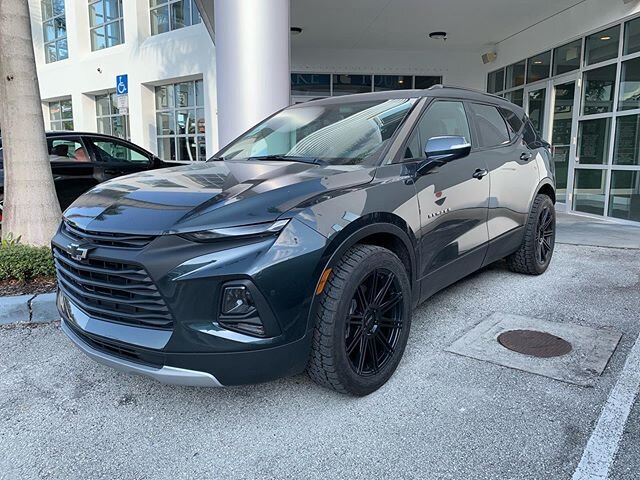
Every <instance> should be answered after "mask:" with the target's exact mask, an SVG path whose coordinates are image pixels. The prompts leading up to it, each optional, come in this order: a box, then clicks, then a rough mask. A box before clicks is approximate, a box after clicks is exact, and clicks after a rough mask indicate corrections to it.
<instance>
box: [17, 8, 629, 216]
mask: <svg viewBox="0 0 640 480" xmlns="http://www.w3.org/2000/svg"><path fill="white" fill-rule="evenodd" d="M29 3H30V8H31V18H32V32H33V40H34V47H35V54H36V62H37V65H38V74H39V80H40V90H41V97H42V102H43V111H44V114H45V123H46V128H47V129H52V130H61V129H68V130H82V131H97V132H103V133H109V134H113V135H116V136H120V137H123V138H127V139H130V140H132V141H133V142H135V143H138V144H139V145H141V146H143V147H145V148H147V149H149V150H151V151H153V152H155V153H156V154H157V155H159V156H160V157H161V158H164V159H175V160H182V161H198V160H204V159H205V158H207V157H208V156H210V155H212V154H214V153H215V152H216V150H217V149H218V146H220V145H222V144H224V143H226V142H228V141H229V140H231V139H232V138H234V137H235V136H236V135H238V134H239V133H241V132H243V131H244V130H246V129H247V128H249V127H250V126H251V125H252V124H254V123H255V122H256V121H258V120H260V119H261V118H263V117H264V116H266V115H268V114H270V113H272V112H274V111H276V110H277V109H280V108H282V107H284V106H286V105H288V104H290V103H295V102H303V101H307V100H310V99H313V98H319V97H327V96H337V95H345V94H351V93H360V92H370V91H381V90H393V89H411V88H417V89H423V88H429V87H430V86H432V85H434V84H438V83H444V84H448V85H457V86H461V87H468V88H473V89H477V90H483V91H488V92H490V93H494V94H497V95H500V96H504V97H506V98H507V99H509V100H511V101H512V102H514V103H516V104H518V105H521V106H522V107H523V108H525V110H526V111H527V112H528V113H529V115H530V117H531V119H532V121H533V123H534V124H535V126H536V127H537V128H538V130H539V131H540V132H541V134H542V136H543V137H544V138H545V139H547V140H548V141H550V142H551V143H552V144H553V145H554V147H553V149H554V151H553V154H554V159H555V165H556V171H557V176H558V179H557V180H558V199H559V201H560V202H562V203H564V204H566V208H567V210H571V211H576V212H581V213H585V214H589V215H596V216H606V217H610V218H614V219H616V220H618V221H621V222H640V4H639V3H638V2H637V1H636V0H606V1H605V0H582V1H579V0H553V1H537V2H532V1H528V0H475V1H473V2H471V1H469V0H449V1H447V2H441V1H436V0H393V1H389V0H340V1H338V0H323V1H316V0H215V1H214V0H86V1H85V0H74V1H72V0H66V1H65V0H42V1H41V0H29ZM123 75H126V77H122V76H123ZM116 77H119V79H120V87H121V89H120V90H121V91H116V87H117V82H116ZM123 78H125V80H126V83H123V82H122V79H123ZM119 93H122V94H123V95H118V94H119ZM119 96H124V97H126V98H122V99H120V100H119V99H118V98H117V97H119ZM118 102H120V103H119V106H120V108H119V107H118Z"/></svg>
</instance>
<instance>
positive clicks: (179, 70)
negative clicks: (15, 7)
mask: <svg viewBox="0 0 640 480" xmlns="http://www.w3.org/2000/svg"><path fill="white" fill-rule="evenodd" d="M122 3H123V8H124V29H125V42H124V43H123V44H121V45H118V46H115V47H111V48H106V49H103V50H98V51H96V52H92V51H91V42H90V37H89V14H88V6H87V2H86V1H85V0H66V2H65V6H66V20H67V35H68V45H69V58H68V59H67V60H61V61H58V62H54V63H50V64H46V63H45V59H44V46H43V33H42V23H41V11H40V1H39V0H29V4H30V9H31V28H32V30H33V41H34V47H35V54H36V63H37V67H38V77H39V81H40V95H41V97H42V100H43V104H44V110H45V128H47V129H48V128H49V124H48V120H49V114H48V109H47V106H46V102H48V101H50V100H54V99H57V98H63V97H71V98H72V100H73V121H74V128H75V129H76V130H88V131H95V130H96V111H95V102H94V99H93V96H94V95H96V94H99V93H104V92H106V91H108V90H114V89H115V77H116V75H119V74H124V73H126V74H128V75H129V114H130V123H131V140H132V141H133V142H134V143H137V144H139V145H141V146H143V147H145V148H147V149H149V150H151V151H153V152H156V153H157V145H156V143H157V142H156V134H155V131H156V130H155V125H156V121H155V101H154V90H153V86H154V85H159V84H163V83H171V82H172V81H174V80H181V79H184V80H188V79H195V78H203V80H204V89H205V111H206V118H207V122H208V124H207V135H206V142H207V155H212V154H213V153H215V151H216V150H217V144H218V140H217V138H218V125H217V113H216V108H215V106H216V80H215V78H216V75H215V48H214V46H213V42H212V41H211V37H210V36H209V33H208V32H207V30H206V28H205V26H204V24H203V23H200V24H198V25H195V26H191V27H186V28H182V29H179V30H175V31H173V32H168V33H163V34H160V35H154V36H151V32H150V18H149V0H124V1H123V2H122Z"/></svg>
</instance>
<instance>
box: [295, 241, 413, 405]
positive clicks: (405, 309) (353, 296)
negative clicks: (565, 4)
mask: <svg viewBox="0 0 640 480" xmlns="http://www.w3.org/2000/svg"><path fill="white" fill-rule="evenodd" d="M315 322H316V325H315V330H314V333H313V345H312V349H311V356H310V358H309V364H308V366H307V372H308V374H309V376H310V377H311V379H313V380H314V381H315V382H316V383H318V384H320V385H322V386H324V387H327V388H330V389H333V390H336V391H338V392H340V393H348V394H352V395H357V396H364V395H368V394H369V393H371V392H374V391H375V390H377V389H378V388H380V387H381V386H382V385H384V384H385V383H386V382H387V380H388V379H389V378H390V377H391V375H393V372H394V371H395V370H396V368H397V366H398V364H399V363H400V360H401V359H402V355H403V353H404V349H405V347H406V344H407V339H408V338H409V329H410V327H411V285H410V282H409V277H408V275H407V271H406V269H405V266H404V265H403V263H402V262H401V261H400V259H399V258H398V257H397V256H396V255H394V254H393V253H392V252H391V251H389V250H387V249H385V248H382V247H377V246H372V245H356V246H354V247H352V248H351V249H349V250H348V251H347V253H345V255H344V257H342V259H341V260H340V261H339V262H338V264H337V265H336V266H335V267H333V270H332V272H331V274H330V275H329V279H328V281H327V283H326V285H325V289H324V291H323V293H322V294H321V298H320V303H319V308H318V309H317V312H316V314H315Z"/></svg>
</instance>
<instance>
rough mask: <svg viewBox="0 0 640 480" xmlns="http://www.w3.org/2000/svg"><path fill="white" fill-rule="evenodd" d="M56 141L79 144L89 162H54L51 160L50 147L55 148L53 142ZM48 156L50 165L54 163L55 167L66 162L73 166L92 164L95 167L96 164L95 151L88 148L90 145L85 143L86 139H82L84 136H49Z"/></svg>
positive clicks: (71, 160)
mask: <svg viewBox="0 0 640 480" xmlns="http://www.w3.org/2000/svg"><path fill="white" fill-rule="evenodd" d="M56 140H62V141H66V142H74V143H79V144H80V145H81V146H82V148H84V152H85V154H86V155H87V158H88V161H86V162H79V161H77V160H74V159H72V158H67V160H59V161H55V162H54V161H52V160H51V151H50V149H49V145H51V148H53V142H55V141H56ZM46 141H47V156H48V158H49V163H52V164H53V165H61V164H62V163H64V162H68V163H71V164H73V165H77V164H81V165H83V164H85V165H86V164H92V165H94V164H95V163H96V162H95V156H94V155H93V150H92V149H91V148H89V147H88V145H87V144H86V143H85V141H84V138H83V137H82V135H77V134H76V135H55V136H48V137H47V139H46Z"/></svg>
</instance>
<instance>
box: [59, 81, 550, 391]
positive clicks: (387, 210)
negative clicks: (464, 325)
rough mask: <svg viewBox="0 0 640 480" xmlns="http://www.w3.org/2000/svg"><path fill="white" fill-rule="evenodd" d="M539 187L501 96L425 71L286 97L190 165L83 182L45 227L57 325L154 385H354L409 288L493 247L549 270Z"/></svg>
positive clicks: (399, 349)
mask: <svg viewBox="0 0 640 480" xmlns="http://www.w3.org/2000/svg"><path fill="white" fill-rule="evenodd" d="M554 203H555V187H554V174H553V170H552V162H551V159H550V153H549V145H548V144H547V143H546V142H544V141H542V140H541V139H540V137H539V136H538V135H537V134H536V132H535V131H534V129H533V128H532V125H531V123H530V121H529V120H528V118H527V116H526V115H525V113H524V111H523V110H522V109H521V108H519V107H517V106H515V105H513V104H511V103H508V102H507V101H506V100H504V99H502V98H499V97H495V96H490V95H485V94H481V93H476V92H472V91H467V90H462V89H457V88H445V87H438V88H431V89H428V90H424V91H398V92H384V93H371V94H362V95H354V96H346V97H338V98H335V97H334V98H328V99H323V100H317V101H312V102H309V103H305V104H299V105H295V106H291V107H289V108H286V109H284V110H282V111H280V112H278V113H276V114H275V115H273V116H272V117H270V118H268V119H266V120H265V121H264V122H262V123H260V124H259V125H258V126H256V127H254V128H252V129H251V130H249V131H248V132H246V133H245V134H243V135H242V136H240V137H239V138H238V139H237V140H235V141H233V142H232V143H231V144H230V145H229V146H227V147H226V148H224V149H223V150H222V151H220V152H219V154H218V155H217V156H216V157H214V158H212V159H210V160H209V161H208V162H206V163H203V164H194V165H189V166H185V167H178V168H170V169H167V170H163V171H162V172H161V173H156V172H145V173H141V174H138V175H132V176H129V177H126V178H122V179H117V180H113V181H109V182H105V183H103V184H100V185H98V186H97V187H95V188H94V189H93V190H91V191H90V192H88V193H87V194H85V195H83V196H82V197H80V198H79V199H78V200H77V201H76V202H75V203H74V204H73V205H72V206H71V207H70V208H69V209H68V210H67V211H66V213H65V215H64V221H63V223H62V225H61V227H60V229H59V231H58V232H57V234H56V235H55V237H54V239H53V252H54V256H55V262H56V267H57V272H58V281H59V287H60V289H59V294H58V307H59V310H60V313H61V316H62V328H63V330H64V331H65V332H66V334H67V335H68V336H69V337H70V338H71V339H72V340H73V342H74V343H75V344H76V345H77V346H78V347H80V348H81V349H82V350H83V351H84V352H85V353H87V354H88V355H89V356H91V357H93V358H94V359H96V360H97V361H99V362H102V363H105V364H107V365H111V366H112V367H115V368H118V369H121V370H124V371H128V372H135V373H141V374H144V375H147V376H149V377H152V378H155V379H157V380H160V381H163V382H167V383H177V384H188V385H203V386H204V385H207V386H213V385H216V386H218V385H237V384H246V383H252V382H261V381H267V380H272V379H275V378H278V377H282V376H286V375H293V374H297V373H300V372H303V371H304V370H305V369H306V370H307V371H308V373H309V374H310V376H311V378H313V379H314V380H315V381H316V382H318V383H319V384H321V385H324V386H327V387H329V388H333V389H335V390H337V391H340V392H346V393H351V394H355V395H366V394H368V393H370V392H372V391H374V390H376V389H377V388H379V387H380V386H381V385H383V384H384V383H385V382H386V381H387V380H388V379H389V377H390V376H391V375H392V373H393V372H394V370H395V369H396V367H397V366H398V364H399V362H400V359H401V357H402V355H403V351H404V349H405V345H406V343H407V339H408V337H409V327H410V324H411V312H412V310H413V309H414V308H415V307H416V305H418V304H419V303H420V302H423V301H425V300H427V299H428V298H429V297H430V296H432V295H433V294H434V293H436V292H437V291H438V290H441V289H442V288H444V287H446V286H447V285H450V284H452V283H454V282H456V281H457V280H459V279H461V278H463V277H464V276H466V275H469V274H470V273H471V272H473V271H475V270H478V269H479V268H481V267H483V266H484V265H487V264H490V263H492V262H495V261H497V260H500V259H503V258H506V259H507V265H508V266H509V267H510V268H511V269H512V270H513V271H516V272H522V273H526V274H534V275H536V274H541V273H543V272H544V271H545V270H546V268H547V267H548V265H549V262H550V261H551V256H552V253H553V248H554V240H555V212H554Z"/></svg>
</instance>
